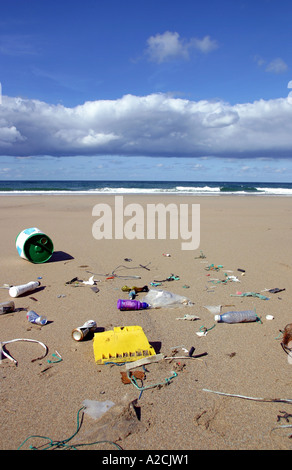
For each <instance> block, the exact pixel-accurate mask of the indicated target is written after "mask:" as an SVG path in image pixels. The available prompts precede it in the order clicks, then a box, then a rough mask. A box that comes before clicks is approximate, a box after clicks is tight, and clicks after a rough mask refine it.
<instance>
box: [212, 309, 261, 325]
mask: <svg viewBox="0 0 292 470" xmlns="http://www.w3.org/2000/svg"><path fill="white" fill-rule="evenodd" d="M214 320H215V321H217V322H218V323H246V322H261V320H260V318H259V316H258V315H257V314H256V312H255V311H254V310H241V311H230V312H225V313H223V315H215V317H214Z"/></svg>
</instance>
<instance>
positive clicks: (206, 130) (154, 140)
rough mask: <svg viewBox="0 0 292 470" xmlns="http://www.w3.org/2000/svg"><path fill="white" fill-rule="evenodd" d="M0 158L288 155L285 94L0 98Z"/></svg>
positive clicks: (291, 121) (291, 139)
mask: <svg viewBox="0 0 292 470" xmlns="http://www.w3.org/2000/svg"><path fill="white" fill-rule="evenodd" d="M0 155H4V156H5V155H7V156H18V157H21V156H37V155H43V156H46V155H52V156H70V155H72V156H74V155H84V156H86V155H88V156H90V155H93V156H98V155H99V156H106V155H107V156H122V155H123V156H131V155H133V156H137V157H138V156H161V157H169V156H171V157H177V156H179V157H203V156H204V157H207V156H225V157H226V158H227V157H233V158H237V157H248V156H249V157H254V156H256V157H272V158H274V157H292V106H291V104H289V95H288V97H287V98H279V99H275V100H269V101H265V100H260V101H255V102H254V103H246V104H236V105H234V106H231V105H230V104H228V103H224V102H220V101H218V102H209V101H206V100H205V101H203V100H202V101H190V100H187V99H180V98H174V97H172V96H169V95H167V94H152V95H147V96H134V95H125V96H123V97H122V98H120V99H117V100H100V101H91V102H86V103H84V104H83V105H80V106H76V107H74V108H66V107H65V106H61V105H51V104H47V103H45V102H41V101H37V100H25V99H20V98H10V97H7V96H4V97H3V100H2V105H1V106H0ZM117 161H118V157H117Z"/></svg>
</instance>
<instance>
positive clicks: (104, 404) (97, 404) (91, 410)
mask: <svg viewBox="0 0 292 470" xmlns="http://www.w3.org/2000/svg"><path fill="white" fill-rule="evenodd" d="M82 405H84V406H85V410H84V413H87V414H89V416H91V418H94V419H99V418H100V417H101V416H102V415H103V414H104V413H106V412H107V411H108V410H109V409H110V408H111V407H112V406H114V403H113V402H112V401H110V400H106V401H96V400H84V401H83V402H82Z"/></svg>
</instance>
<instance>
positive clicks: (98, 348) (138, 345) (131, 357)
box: [93, 326, 156, 364]
mask: <svg viewBox="0 0 292 470" xmlns="http://www.w3.org/2000/svg"><path fill="white" fill-rule="evenodd" d="M93 350H94V357H95V362H96V363H97V364H104V363H106V362H131V361H136V360H138V359H142V358H143V357H148V356H154V355H155V354H156V352H155V350H154V348H153V347H152V346H150V344H149V342H148V340H147V338H146V335H145V333H144V331H143V330H142V328H141V326H122V327H114V329H113V330H110V331H104V332H102V333H95V334H94V339H93Z"/></svg>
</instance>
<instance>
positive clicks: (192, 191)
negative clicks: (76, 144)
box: [0, 180, 292, 196]
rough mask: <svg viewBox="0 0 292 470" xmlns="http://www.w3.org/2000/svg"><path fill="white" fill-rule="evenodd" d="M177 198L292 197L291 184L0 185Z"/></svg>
mask: <svg viewBox="0 0 292 470" xmlns="http://www.w3.org/2000/svg"><path fill="white" fill-rule="evenodd" d="M33 194H48V195H49V194H52V195H54V194H56V195H57V194H68V195H69V194H93V195H94V194H177V195H180V194H181V195H194V196H196V195H200V196H201V195H203V196H214V195H216V196H221V195H222V196H227V195H257V196H265V195H268V196H292V183H255V182H252V183H247V182H236V183H234V182H228V181H224V182H214V181H193V182H190V181H187V182H186V181H77V180H74V181H17V180H13V181H0V195H33Z"/></svg>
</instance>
